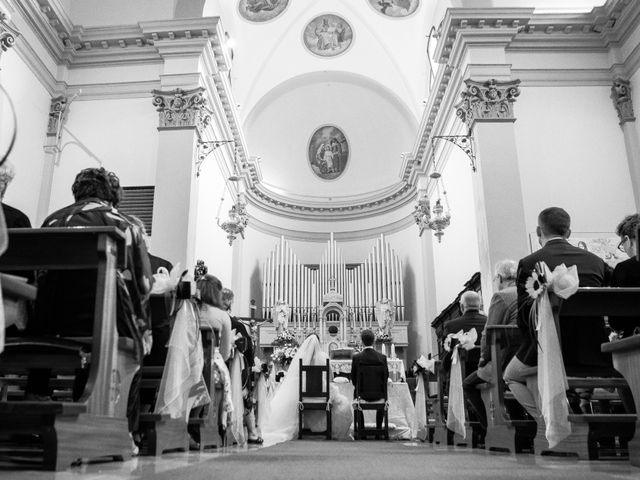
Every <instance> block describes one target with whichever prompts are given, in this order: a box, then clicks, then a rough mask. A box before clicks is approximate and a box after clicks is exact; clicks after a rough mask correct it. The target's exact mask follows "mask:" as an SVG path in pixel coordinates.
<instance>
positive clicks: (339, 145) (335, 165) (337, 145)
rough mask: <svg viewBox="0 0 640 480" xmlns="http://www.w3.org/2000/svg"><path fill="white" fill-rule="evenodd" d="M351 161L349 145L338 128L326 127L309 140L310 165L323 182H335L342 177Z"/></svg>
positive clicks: (317, 131) (317, 130) (321, 128)
mask: <svg viewBox="0 0 640 480" xmlns="http://www.w3.org/2000/svg"><path fill="white" fill-rule="evenodd" d="M348 161H349V143H348V142H347V138H346V137H345V136H344V133H342V130H340V129H339V128H338V127H335V126H333V125H324V126H322V127H320V128H318V129H316V131H315V132H313V135H311V140H309V165H310V166H311V169H312V170H313V173H315V174H316V175H317V176H318V177H320V178H322V179H323V180H334V179H336V178H338V177H339V176H340V175H342V172H344V169H345V168H346V167H347V162H348Z"/></svg>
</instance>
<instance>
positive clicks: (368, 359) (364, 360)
mask: <svg viewBox="0 0 640 480" xmlns="http://www.w3.org/2000/svg"><path fill="white" fill-rule="evenodd" d="M360 338H361V340H362V345H364V348H363V350H362V351H361V352H360V353H356V354H355V355H354V356H353V358H352V360H351V383H353V386H354V387H355V388H356V389H357V387H358V385H357V382H358V369H359V368H360V366H361V365H382V366H384V373H383V376H384V378H382V379H381V381H384V382H386V381H387V379H388V378H389V367H388V365H387V356H386V355H383V354H381V353H378V352H376V351H375V350H374V349H373V341H374V340H375V335H374V334H373V332H372V331H371V330H363V331H362V333H361V334H360ZM353 397H354V398H357V397H358V392H357V390H354V392H353ZM360 398H362V400H365V401H368V402H371V401H375V400H380V399H379V398H369V397H368V396H360ZM355 415H357V416H358V417H359V418H356V419H355V420H356V421H358V422H360V424H361V425H364V417H363V415H362V411H361V410H356V412H355ZM383 420H384V411H383V410H377V411H376V428H377V429H378V430H380V429H381V428H382V421H383Z"/></svg>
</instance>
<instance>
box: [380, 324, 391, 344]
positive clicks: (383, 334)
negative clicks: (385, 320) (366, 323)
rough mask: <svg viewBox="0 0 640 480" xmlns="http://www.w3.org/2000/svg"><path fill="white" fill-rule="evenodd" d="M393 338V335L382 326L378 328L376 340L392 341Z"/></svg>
mask: <svg viewBox="0 0 640 480" xmlns="http://www.w3.org/2000/svg"><path fill="white" fill-rule="evenodd" d="M392 340H393V337H392V336H391V335H390V334H389V333H387V332H385V331H384V330H383V329H382V328H378V330H376V342H378V343H391V341H392Z"/></svg>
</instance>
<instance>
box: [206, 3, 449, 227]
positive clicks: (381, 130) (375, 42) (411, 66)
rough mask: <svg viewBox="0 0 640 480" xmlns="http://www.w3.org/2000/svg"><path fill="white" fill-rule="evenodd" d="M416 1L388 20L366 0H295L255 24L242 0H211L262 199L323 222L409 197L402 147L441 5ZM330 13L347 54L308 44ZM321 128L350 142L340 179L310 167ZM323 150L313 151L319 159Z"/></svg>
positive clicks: (418, 108)
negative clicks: (322, 52)
mask: <svg viewBox="0 0 640 480" xmlns="http://www.w3.org/2000/svg"><path fill="white" fill-rule="evenodd" d="M400 3H402V2H400ZM419 3H420V5H419V7H418V9H417V11H416V12H415V13H413V14H412V15H410V16H407V17H404V18H392V17H388V16H385V15H382V14H381V13H380V12H378V11H376V10H375V9H374V8H373V7H372V6H371V5H370V3H369V1H368V0H355V1H353V0H352V1H349V2H345V1H341V0H323V1H322V2H318V1H314V2H311V1H306V2H305V1H299V0H289V5H288V7H287V8H286V9H285V10H284V12H283V13H281V14H280V15H279V16H278V17H277V18H275V19H272V20H270V21H268V22H264V23H255V22H250V21H247V20H246V19H245V18H243V17H242V16H241V15H240V14H239V12H238V2H236V1H229V0H222V1H209V2H207V5H206V6H205V9H204V15H219V16H220V17H221V18H222V22H223V25H224V26H225V28H226V29H227V31H228V32H229V36H230V38H231V40H232V41H233V44H234V47H233V50H234V60H233V67H232V70H231V82H232V85H233V90H234V95H235V99H236V102H237V103H238V106H239V109H240V110H239V111H240V116H241V119H242V121H243V124H242V127H243V131H244V135H245V138H246V142H247V146H248V150H249V154H250V155H251V156H254V157H259V158H260V160H259V162H260V170H261V172H262V181H261V183H260V185H259V187H258V189H259V192H258V193H259V195H254V200H259V201H258V202H257V204H261V205H262V206H263V207H264V206H265V202H266V203H267V204H268V208H269V210H270V211H272V212H273V211H274V210H278V209H281V210H282V213H283V214H287V215H291V214H295V212H297V214H298V215H300V216H309V215H311V217H315V218H318V219H319V220H320V219H322V220H326V219H328V218H334V217H337V216H340V212H343V213H344V214H345V215H346V216H348V217H350V218H353V217H357V216H359V215H370V214H371V211H372V209H376V208H379V207H380V205H381V204H382V203H385V202H389V201H391V199H392V198H393V199H395V200H398V199H400V198H406V194H407V191H406V185H405V184H404V182H403V179H402V169H401V166H402V163H403V158H402V154H403V153H405V152H409V151H411V149H412V147H413V144H414V142H415V138H416V134H417V129H418V122H419V119H420V115H421V114H422V108H423V106H422V100H423V96H424V91H425V79H426V68H427V62H426V58H425V55H424V52H425V51H426V38H425V32H428V31H429V29H430V27H431V17H432V11H433V9H434V5H435V3H436V2H432V1H430V0H421V1H420V2H419ZM324 14H332V15H337V16H339V17H341V18H342V19H343V20H344V21H345V23H346V24H348V25H349V26H350V27H351V29H352V31H353V42H352V44H351V46H350V47H349V49H348V50H346V51H345V52H344V53H343V54H341V55H338V56H335V57H329V58H326V57H319V56H317V55H314V54H313V53H312V52H310V51H309V50H308V49H307V48H306V47H305V44H304V41H303V32H304V30H305V27H306V26H307V25H308V24H309V22H310V21H312V20H313V19H314V18H316V17H318V16H320V15H324ZM323 125H333V126H337V127H339V128H340V129H341V130H342V132H343V133H344V136H345V137H346V142H347V143H348V151H349V158H348V160H347V163H346V167H345V168H344V171H343V172H342V173H341V174H340V175H339V176H337V178H335V179H324V178H321V176H318V174H317V173H314V170H313V167H312V166H311V164H310V159H309V157H310V154H309V142H310V139H311V137H312V134H313V133H314V131H315V130H316V129H318V128H319V127H321V126H323ZM320 145H321V144H320ZM318 148H319V146H318V145H317V144H316V145H315V146H314V148H312V151H314V150H315V152H316V155H319V156H320V158H322V154H321V153H320V154H319V153H318ZM343 150H344V149H343ZM311 156H313V154H312V155H311ZM319 163H322V162H319ZM319 163H318V164H317V165H316V172H317V171H318V168H319ZM325 165H326V163H325ZM337 169H338V170H339V167H338V168H337ZM249 193H250V199H251V193H252V192H249Z"/></svg>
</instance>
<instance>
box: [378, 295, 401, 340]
mask: <svg viewBox="0 0 640 480" xmlns="http://www.w3.org/2000/svg"><path fill="white" fill-rule="evenodd" d="M375 314H376V321H377V322H378V331H379V332H380V333H381V334H383V335H385V336H387V337H389V338H391V334H392V332H393V324H394V323H395V314H396V306H395V305H394V304H393V302H392V301H391V300H389V299H388V298H383V299H381V300H378V301H377V302H376V305H375Z"/></svg>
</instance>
